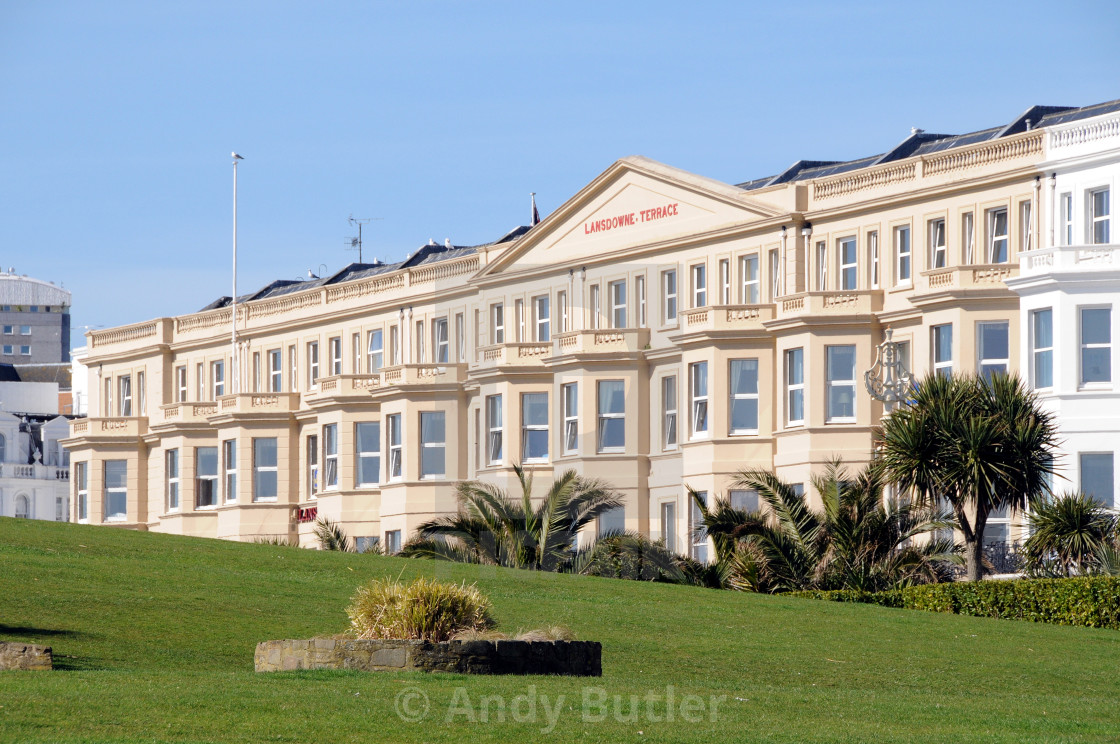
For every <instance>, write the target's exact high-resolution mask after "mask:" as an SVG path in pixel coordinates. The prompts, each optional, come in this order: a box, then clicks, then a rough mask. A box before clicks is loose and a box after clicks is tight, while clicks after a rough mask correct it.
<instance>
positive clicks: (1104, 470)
mask: <svg viewBox="0 0 1120 744" xmlns="http://www.w3.org/2000/svg"><path fill="white" fill-rule="evenodd" d="M1079 459H1080V465H1081V490H1082V491H1083V492H1084V493H1086V494H1087V495H1089V496H1092V497H1093V498H1094V499H1096V500H1097V501H1099V502H1100V503H1101V504H1103V505H1105V506H1107V507H1109V508H1111V507H1112V505H1113V501H1114V497H1115V496H1114V494H1113V484H1114V482H1115V480H1114V477H1115V476H1114V473H1113V467H1114V466H1113V459H1112V453H1111V452H1105V453H1099V454H1083V455H1081V456H1080V458H1079Z"/></svg>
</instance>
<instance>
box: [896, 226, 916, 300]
mask: <svg viewBox="0 0 1120 744" xmlns="http://www.w3.org/2000/svg"><path fill="white" fill-rule="evenodd" d="M894 277H895V284H896V285H897V286H900V287H904V286H909V285H910V284H913V282H914V241H913V236H912V234H911V232H910V226H909V225H899V226H898V227H896V228H894Z"/></svg>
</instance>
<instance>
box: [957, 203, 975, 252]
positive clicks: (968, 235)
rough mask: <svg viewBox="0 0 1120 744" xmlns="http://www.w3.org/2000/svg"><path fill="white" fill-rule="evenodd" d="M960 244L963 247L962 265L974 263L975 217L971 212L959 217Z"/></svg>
mask: <svg viewBox="0 0 1120 744" xmlns="http://www.w3.org/2000/svg"><path fill="white" fill-rule="evenodd" d="M961 243H962V244H963V245H964V263H965V265H970V264H973V263H975V261H976V217H975V215H974V214H973V213H972V212H965V213H964V214H962V215H961Z"/></svg>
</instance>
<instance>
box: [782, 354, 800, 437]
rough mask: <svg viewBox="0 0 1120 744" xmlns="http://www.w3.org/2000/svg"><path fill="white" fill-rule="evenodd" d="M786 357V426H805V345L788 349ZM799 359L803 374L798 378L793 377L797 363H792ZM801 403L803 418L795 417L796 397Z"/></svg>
mask: <svg viewBox="0 0 1120 744" xmlns="http://www.w3.org/2000/svg"><path fill="white" fill-rule="evenodd" d="M783 356H784V357H785V370H784V371H785V374H784V375H783V377H784V378H785V383H786V384H785V389H786V395H785V399H786V401H785V402H786V426H803V425H804V424H805V349H804V347H797V348H795V349H786V350H785V353H784V354H783ZM795 357H796V358H797V359H798V361H799V366H800V368H801V374H800V376H799V378H798V379H797V380H794V379H793V376H794V370H795V365H794V364H792V362H793V360H794V358H795ZM795 397H796V399H797V401H798V402H799V403H800V406H799V407H800V409H801V418H796V419H795V418H793V409H794V405H793V401H794V399H795Z"/></svg>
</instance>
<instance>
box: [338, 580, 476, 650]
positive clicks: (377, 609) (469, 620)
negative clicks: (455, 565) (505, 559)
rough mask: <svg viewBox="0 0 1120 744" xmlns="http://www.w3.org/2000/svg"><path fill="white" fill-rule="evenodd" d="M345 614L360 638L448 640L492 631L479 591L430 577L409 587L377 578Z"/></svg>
mask: <svg viewBox="0 0 1120 744" xmlns="http://www.w3.org/2000/svg"><path fill="white" fill-rule="evenodd" d="M346 613H347V614H348V615H349V616H350V627H351V628H352V629H353V631H354V632H355V633H356V634H357V636H358V638H360V639H371V638H396V639H409V640H423V641H446V640H450V639H451V637H452V636H455V635H457V634H460V633H464V632H468V631H476V632H484V631H486V630H489V629H490V628H492V627H493V626H494V619H493V618H492V617H491V616H490V601H489V600H488V599H486V597H485V596H484V595H483V594H482V592H480V591H479V590H478V587H477V586H475V585H474V584H471V585H470V586H467V585H466V584H452V583H441V582H438V581H435V580H433V579H427V578H419V579H416V580H414V581H412V582H409V583H401V582H400V581H398V580H396V579H390V578H385V579H374V580H373V581H371V582H369V583H368V584H366V585H365V586H361V587H359V588H358V591H357V593H355V594H354V596H353V598H352V599H351V600H350V606H349V607H347V608H346Z"/></svg>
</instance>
